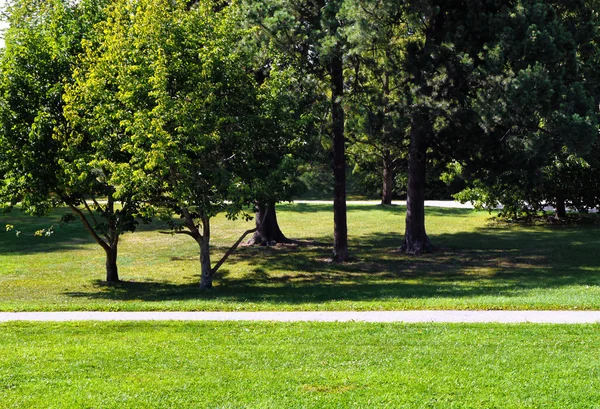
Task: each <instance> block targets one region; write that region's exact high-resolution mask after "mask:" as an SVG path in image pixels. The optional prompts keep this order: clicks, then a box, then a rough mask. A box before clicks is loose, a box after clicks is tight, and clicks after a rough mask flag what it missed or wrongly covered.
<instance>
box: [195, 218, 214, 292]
mask: <svg viewBox="0 0 600 409" xmlns="http://www.w3.org/2000/svg"><path fill="white" fill-rule="evenodd" d="M196 241H197V242H198V244H199V245H200V269H201V273H200V274H201V275H200V289H201V290H207V289H210V288H212V285H213V270H212V268H211V265H210V220H209V219H208V218H202V236H201V237H198V238H197V239H196Z"/></svg>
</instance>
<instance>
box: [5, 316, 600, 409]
mask: <svg viewBox="0 0 600 409" xmlns="http://www.w3.org/2000/svg"><path fill="white" fill-rule="evenodd" d="M599 329H600V327H598V326H592V325H590V326H566V325H565V326H557V325H553V326H547V325H439V324H437V325H435V324H423V325H403V324H365V323H345V324H339V323H338V324H335V323H333V324H332V323H318V324H317V323H292V324H281V323H279V324H274V323H239V322H238V323H231V322H230V323H185V322H183V323H160V324H159V323H71V324H65V323H61V324H57V323H35V324H31V323H11V324H3V325H0V408H44V409H48V408H61V409H62V408H149V407H152V408H186V407H187V408H192V407H193V408H286V409H288V408H443V409H447V408H502V409H508V408H560V409H567V408H577V409H581V408H597V407H599V406H600V353H599V352H600V331H599Z"/></svg>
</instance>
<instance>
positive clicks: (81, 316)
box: [0, 311, 600, 324]
mask: <svg viewBox="0 0 600 409" xmlns="http://www.w3.org/2000/svg"><path fill="white" fill-rule="evenodd" d="M8 321H54V322H63V321H273V322H294V321H304V322H307V321H311V322H350V321H355V322H405V323H417V322H442V323H486V322H489V323H527V322H529V323H546V324H592V323H600V311H306V312H97V311H87V312H86V311H81V312H0V322H8Z"/></svg>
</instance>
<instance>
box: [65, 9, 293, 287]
mask: <svg viewBox="0 0 600 409" xmlns="http://www.w3.org/2000/svg"><path fill="white" fill-rule="evenodd" d="M238 16H239V13H237V12H236V9H235V5H233V4H232V5H226V4H224V3H221V2H219V1H213V0H202V1H198V2H194V4H192V5H191V7H190V6H189V4H187V2H184V1H178V2H172V1H169V0H138V1H135V2H131V1H125V0H123V1H116V2H114V3H113V5H112V7H111V11H110V13H109V18H108V19H107V20H106V22H105V23H104V24H103V25H102V32H103V33H104V36H103V38H102V41H101V42H100V44H98V45H97V46H89V47H87V49H86V53H87V55H86V61H87V63H86V69H85V70H82V71H80V72H79V73H78V75H77V76H76V77H77V82H76V85H75V86H74V87H73V89H72V90H71V91H72V92H71V93H70V95H71V96H72V99H69V102H70V103H71V107H70V109H71V110H72V112H74V113H76V115H75V116H76V117H77V123H79V124H81V126H82V127H83V128H84V129H87V130H90V131H93V132H102V133H110V134H112V135H115V137H119V138H120V139H122V140H123V141H125V142H126V143H125V146H123V150H124V151H125V152H126V153H127V155H131V157H132V160H131V161H130V162H129V164H130V166H129V167H128V168H127V173H123V179H122V183H123V184H125V185H127V184H133V185H135V186H136V189H137V191H138V192H139V194H140V195H142V196H143V197H147V198H148V200H150V202H151V203H153V204H154V205H156V206H158V207H161V208H164V209H167V210H168V212H169V213H172V214H175V215H177V216H179V217H180V218H181V222H180V223H176V222H172V223H171V225H172V228H173V231H174V232H175V233H176V234H186V235H188V236H190V237H192V238H193V239H194V240H195V241H196V242H197V243H198V245H199V247H200V264H201V280H200V287H201V288H202V289H208V288H211V287H212V285H213V276H214V274H215V272H216V271H217V270H218V269H219V267H220V266H221V265H222V264H223V262H224V261H225V260H226V258H227V257H228V256H229V255H230V254H231V252H232V251H233V250H234V249H235V248H236V247H237V245H239V243H240V242H241V241H242V240H243V238H244V237H245V236H246V235H247V234H249V233H251V232H253V231H254V229H251V230H249V231H247V232H245V233H244V234H243V235H242V237H241V238H240V239H239V240H238V241H237V242H236V243H235V244H234V246H233V247H232V248H231V249H230V250H229V251H227V252H226V253H225V255H224V256H223V258H222V259H221V260H220V261H219V262H217V263H215V265H212V263H211V258H210V257H211V254H210V238H211V228H210V221H211V218H212V217H213V216H215V215H216V214H217V213H219V212H226V214H227V215H228V217H230V218H235V217H237V216H238V215H240V214H243V210H244V208H245V207H246V206H248V205H250V204H251V203H253V201H254V200H256V197H257V194H259V193H260V192H261V191H265V192H266V191H268V190H269V186H268V185H269V182H268V181H266V182H265V184H263V185H260V186H259V185H257V182H258V179H257V175H261V174H263V170H262V168H264V164H263V163H261V162H260V159H261V158H260V157H257V156H261V155H260V152H262V151H261V150H257V149H256V148H257V147H261V148H262V147H264V148H265V149H267V150H269V148H272V147H273V145H272V144H271V143H272V142H273V141H277V139H278V136H277V135H275V134H268V135H267V136H268V137H269V138H268V139H267V138H266V136H265V134H264V132H265V128H264V122H265V121H266V119H267V118H265V117H261V115H259V114H258V109H259V107H261V106H262V107H264V106H265V104H266V102H264V101H266V100H268V99H269V96H268V89H262V90H259V89H257V84H256V81H255V80H254V78H253V75H251V73H250V72H249V71H250V70H248V67H250V66H251V61H250V57H249V56H247V55H246V54H245V53H244V50H243V48H241V47H238V44H240V42H242V40H243V39H244V36H245V35H246V34H247V32H246V31H245V30H243V29H240V26H241V24H240V22H239V20H238ZM261 92H262V93H263V98H262V102H264V103H262V105H261V97H260V94H261ZM88 106H94V107H95V108H94V109H93V110H92V111H90V110H86V107H88ZM257 130H259V132H257ZM263 141H264V142H265V145H264V146H263V145H261V143H262V142H263ZM280 168H281V167H280ZM280 170H281V171H283V168H281V169H280Z"/></svg>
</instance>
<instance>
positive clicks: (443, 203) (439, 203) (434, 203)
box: [294, 200, 473, 209]
mask: <svg viewBox="0 0 600 409" xmlns="http://www.w3.org/2000/svg"><path fill="white" fill-rule="evenodd" d="M294 203H305V204H330V205H333V201H331V200H294ZM346 204H347V205H369V206H373V205H379V204H381V200H347V201H346ZM392 205H395V206H406V200H394V201H393V202H392ZM425 206H429V207H452V208H459V209H472V208H473V205H472V204H471V203H464V204H463V203H460V202H455V201H453V200H425Z"/></svg>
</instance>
